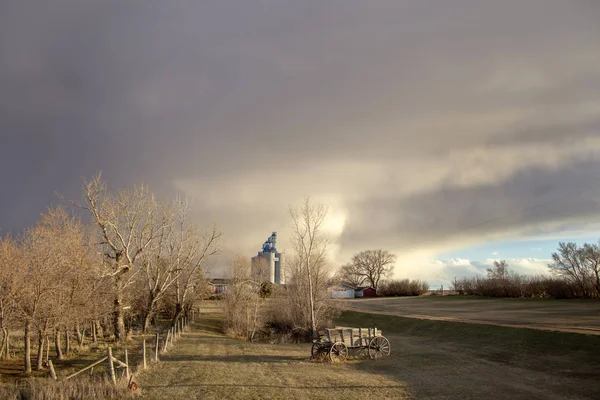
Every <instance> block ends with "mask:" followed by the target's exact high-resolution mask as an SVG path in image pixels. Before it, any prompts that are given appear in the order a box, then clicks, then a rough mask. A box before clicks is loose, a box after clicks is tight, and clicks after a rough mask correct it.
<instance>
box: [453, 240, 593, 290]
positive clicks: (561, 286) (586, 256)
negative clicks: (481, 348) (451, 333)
mask: <svg viewBox="0 0 600 400" xmlns="http://www.w3.org/2000/svg"><path fill="white" fill-rule="evenodd" d="M552 261H553V262H552V263H550V264H548V270H549V272H550V274H549V275H541V276H526V275H520V274H516V273H514V272H511V271H510V268H509V265H508V263H507V262H506V261H505V260H502V261H495V262H494V266H493V268H489V269H488V270H487V276H484V277H481V276H478V277H474V278H462V279H455V280H454V283H453V286H454V289H455V290H456V291H458V292H459V293H460V294H467V295H476V296H491V297H540V298H555V299H573V298H582V299H598V298H600V242H598V243H595V244H590V243H584V244H583V245H581V246H579V245H577V244H576V243H573V242H560V243H559V245H558V249H557V251H556V252H554V253H552Z"/></svg>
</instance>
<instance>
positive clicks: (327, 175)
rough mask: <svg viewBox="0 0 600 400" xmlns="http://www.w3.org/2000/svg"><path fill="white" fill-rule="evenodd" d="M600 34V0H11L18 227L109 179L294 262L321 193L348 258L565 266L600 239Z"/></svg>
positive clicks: (4, 155) (7, 25)
mask: <svg viewBox="0 0 600 400" xmlns="http://www.w3.org/2000/svg"><path fill="white" fill-rule="evenodd" d="M598 21H600V2H597V1H595V0H571V1H564V0H503V1H481V0H452V1H450V0H438V1H434V0H429V1H428V0H419V1H408V0H406V1H402V0H389V1H384V0H369V1H364V0H338V1H327V0H315V1H310V0H303V1H297V0H296V1H285V0H277V1H275V0H273V1H262V0H253V1H245V0H239V1H226V0H214V1H192V0H189V1H184V0H177V1H169V2H165V1H162V0H144V1H141V0H140V1H128V2H124V1H121V0H119V1H107V0H103V1H81V0H78V1H75V0H73V1H63V0H54V1H27V2H25V1H22V0H13V1H11V0H3V1H1V2H0V140H1V141H0V182H1V183H2V191H1V192H0V193H1V194H0V229H1V232H4V233H6V232H13V233H16V232H17V233H18V232H19V231H20V230H22V229H23V228H24V227H26V226H29V225H31V224H33V223H34V222H35V221H36V219H37V217H38V215H39V213H40V212H43V211H44V210H45V208H46V207H47V206H48V205H50V204H53V203H57V200H56V197H55V195H54V192H55V191H58V192H61V193H64V194H66V195H68V196H70V197H78V196H80V186H81V177H82V176H88V177H89V176H91V175H92V174H94V173H95V172H96V171H99V170H102V171H103V172H104V176H105V178H106V179H107V180H108V183H109V186H110V187H111V188H113V189H116V188H119V187H125V186H128V185H132V184H135V183H140V182H145V183H148V184H150V186H151V187H152V188H153V189H154V190H155V191H156V192H157V193H158V194H159V195H160V196H161V197H163V198H165V199H167V198H169V197H172V196H173V195H174V194H175V193H186V194H187V195H188V196H189V197H190V198H193V199H194V203H193V204H194V215H195V218H197V220H198V221H199V222H201V223H206V222H208V221H212V220H214V221H216V222H217V223H218V224H219V226H220V227H221V229H222V230H223V231H224V233H225V235H226V239H227V245H228V247H230V248H232V249H237V250H239V251H242V252H245V253H248V255H252V254H253V253H254V252H255V251H258V250H259V248H260V245H261V244H262V242H263V241H264V240H265V239H266V238H267V237H268V236H269V235H270V233H271V231H275V230H276V231H278V232H280V237H281V240H280V243H281V245H280V246H279V247H280V249H281V248H288V249H289V245H287V244H286V241H287V240H286V239H287V237H286V232H287V231H288V229H289V225H290V224H289V219H288V217H287V209H288V206H289V205H290V204H292V205H294V204H297V203H299V201H300V200H301V199H302V197H303V196H306V195H310V196H313V197H314V198H315V199H316V200H318V201H322V202H324V203H326V204H327V205H329V207H330V220H329V222H328V229H329V230H330V233H331V235H332V236H333V237H334V239H335V246H334V247H333V249H332V258H333V259H334V262H336V263H341V262H344V261H345V260H347V259H348V258H349V257H350V256H351V255H352V254H353V253H354V252H357V251H360V250H364V249H369V248H380V247H383V248H386V249H389V250H391V251H394V252H396V253H397V254H398V255H399V261H398V265H397V270H396V275H397V276H403V277H404V276H406V277H420V278H425V279H429V280H430V281H432V282H435V283H437V282H445V281H448V280H449V279H451V277H453V276H455V275H456V274H459V275H461V274H466V273H473V272H476V271H479V270H484V269H485V268H484V267H482V265H483V266H484V265H485V264H486V263H488V264H489V263H490V262H491V260H493V259H497V258H503V257H508V258H509V259H510V260H512V263H513V265H514V266H515V268H517V269H519V270H520V271H524V272H528V273H531V272H539V271H541V272H544V271H545V264H546V262H547V261H546V260H547V259H548V258H549V256H550V251H551V250H552V249H553V248H555V247H556V246H555V244H556V242H557V241H558V240H559V239H560V240H569V239H576V238H586V239H587V238H591V239H592V240H596V239H595V238H596V236H597V233H598V226H599V225H600V218H599V215H600V213H599V211H600V207H599V206H600V204H599V203H600V201H599V199H600V131H599V128H600V24H599V23H598ZM524 242H526V243H527V244H525V245H523V243H524ZM530 242H531V243H536V242H540V243H542V245H543V246H542V245H539V246H538V245H533V244H532V245H529V243H530ZM520 244H521V245H520ZM481 249H485V250H483V251H482V250H481ZM516 249H518V251H517V250H516ZM488 250H489V254H485V253H486V252H487V251H488ZM508 255H510V256H508ZM482 268H483V269H482Z"/></svg>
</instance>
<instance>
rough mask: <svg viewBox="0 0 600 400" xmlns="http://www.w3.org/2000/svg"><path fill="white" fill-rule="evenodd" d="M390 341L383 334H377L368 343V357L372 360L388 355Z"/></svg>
mask: <svg viewBox="0 0 600 400" xmlns="http://www.w3.org/2000/svg"><path fill="white" fill-rule="evenodd" d="M390 352H391V346H390V342H389V341H388V340H387V339H386V338H385V337H383V336H378V337H376V338H373V339H372V340H371V343H369V357H371V358H372V359H374V360H377V359H380V358H382V357H387V356H389V355H390Z"/></svg>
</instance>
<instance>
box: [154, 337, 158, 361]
mask: <svg viewBox="0 0 600 400" xmlns="http://www.w3.org/2000/svg"><path fill="white" fill-rule="evenodd" d="M158 338H159V333H158V332H156V347H155V348H154V362H158Z"/></svg>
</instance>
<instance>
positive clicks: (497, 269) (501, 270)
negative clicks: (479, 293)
mask: <svg viewBox="0 0 600 400" xmlns="http://www.w3.org/2000/svg"><path fill="white" fill-rule="evenodd" d="M487 275H488V278H489V279H498V280H506V279H508V277H509V274H508V263H507V262H506V261H505V260H501V261H494V268H488V269H487Z"/></svg>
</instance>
